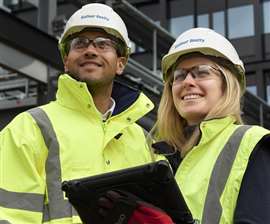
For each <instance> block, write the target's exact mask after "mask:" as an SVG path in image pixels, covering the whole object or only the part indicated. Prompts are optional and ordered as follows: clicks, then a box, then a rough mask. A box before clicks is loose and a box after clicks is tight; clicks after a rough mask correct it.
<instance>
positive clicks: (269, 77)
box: [265, 71, 270, 104]
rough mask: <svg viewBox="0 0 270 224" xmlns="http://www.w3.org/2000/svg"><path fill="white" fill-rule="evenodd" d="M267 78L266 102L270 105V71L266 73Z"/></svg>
mask: <svg viewBox="0 0 270 224" xmlns="http://www.w3.org/2000/svg"><path fill="white" fill-rule="evenodd" d="M265 78H266V100H267V103H268V104H270V71H266V73H265Z"/></svg>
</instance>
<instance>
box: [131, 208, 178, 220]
mask: <svg viewBox="0 0 270 224" xmlns="http://www.w3.org/2000/svg"><path fill="white" fill-rule="evenodd" d="M128 224H174V222H173V221H172V219H171V218H170V217H169V216H168V215H167V214H166V213H165V212H164V211H162V210H159V209H157V208H156V207H150V206H149V205H144V204H143V205H139V206H138V207H137V208H136V209H135V210H134V212H133V214H132V216H131V217H130V219H129V220H128Z"/></svg>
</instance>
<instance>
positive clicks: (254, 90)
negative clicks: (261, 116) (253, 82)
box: [247, 86, 257, 95]
mask: <svg viewBox="0 0 270 224" xmlns="http://www.w3.org/2000/svg"><path fill="white" fill-rule="evenodd" d="M247 90H248V91H249V92H251V93H253V94H254V95H257V86H247Z"/></svg>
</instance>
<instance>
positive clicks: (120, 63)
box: [116, 57, 127, 75]
mask: <svg viewBox="0 0 270 224" xmlns="http://www.w3.org/2000/svg"><path fill="white" fill-rule="evenodd" d="M126 64H127V58H125V57H119V58H118V59H117V68H116V75H121V74H122V73H123V71H124V69H125V66H126Z"/></svg>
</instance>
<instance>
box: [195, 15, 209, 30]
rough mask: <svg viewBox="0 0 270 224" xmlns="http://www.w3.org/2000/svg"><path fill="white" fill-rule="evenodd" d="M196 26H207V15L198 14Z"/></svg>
mask: <svg viewBox="0 0 270 224" xmlns="http://www.w3.org/2000/svg"><path fill="white" fill-rule="evenodd" d="M198 27H209V15H208V14H202V15H198Z"/></svg>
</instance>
